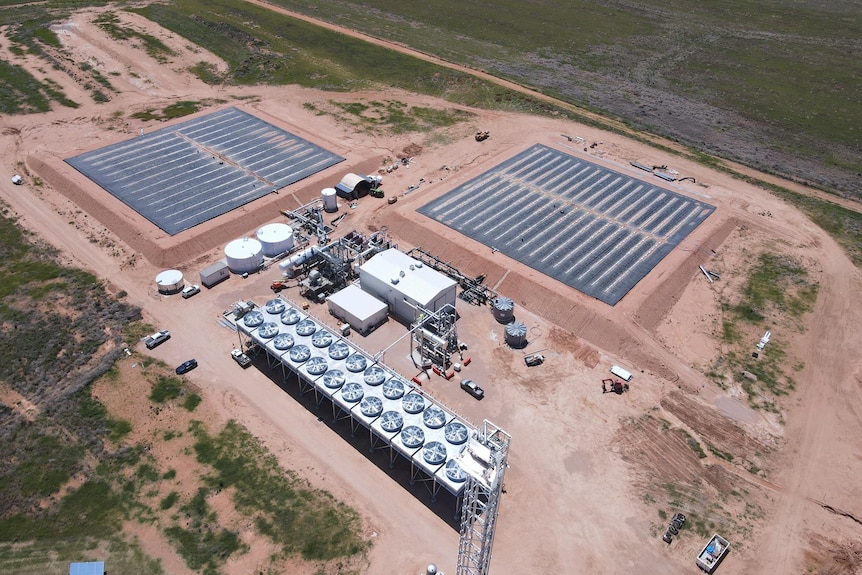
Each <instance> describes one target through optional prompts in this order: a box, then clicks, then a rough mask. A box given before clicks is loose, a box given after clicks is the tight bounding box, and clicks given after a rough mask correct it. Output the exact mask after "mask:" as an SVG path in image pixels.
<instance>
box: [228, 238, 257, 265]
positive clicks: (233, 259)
mask: <svg viewBox="0 0 862 575" xmlns="http://www.w3.org/2000/svg"><path fill="white" fill-rule="evenodd" d="M224 255H225V259H226V260H227V267H228V268H230V271H232V272H233V273H235V274H246V273H251V272H256V271H257V270H258V269H260V266H262V265H263V246H261V245H260V242H259V241H257V240H256V239H254V238H239V239H236V240H233V241H232V242H230V243H229V244H228V245H226V246H225V248H224Z"/></svg>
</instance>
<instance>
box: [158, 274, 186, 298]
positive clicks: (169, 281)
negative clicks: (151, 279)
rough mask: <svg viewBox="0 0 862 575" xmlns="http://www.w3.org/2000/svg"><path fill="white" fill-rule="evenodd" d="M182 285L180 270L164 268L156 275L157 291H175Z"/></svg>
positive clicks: (166, 292)
mask: <svg viewBox="0 0 862 575" xmlns="http://www.w3.org/2000/svg"><path fill="white" fill-rule="evenodd" d="M183 285H185V282H184V281H183V272H181V271H180V270H165V271H163V272H161V273H160V274H159V275H157V276H156V286H157V287H158V288H159V293H163V294H171V293H177V292H178V291H180V290H181V289H183Z"/></svg>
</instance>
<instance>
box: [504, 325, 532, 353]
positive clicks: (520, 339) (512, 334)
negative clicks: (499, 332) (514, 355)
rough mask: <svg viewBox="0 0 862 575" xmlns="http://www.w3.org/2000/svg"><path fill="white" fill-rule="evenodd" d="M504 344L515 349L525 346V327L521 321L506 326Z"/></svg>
mask: <svg viewBox="0 0 862 575" xmlns="http://www.w3.org/2000/svg"><path fill="white" fill-rule="evenodd" d="M506 344H507V345H508V346H509V347H514V348H515V349H521V348H522V347H525V346H526V345H527V326H526V325H524V322H522V321H513V322H512V323H510V324H509V325H507V326H506Z"/></svg>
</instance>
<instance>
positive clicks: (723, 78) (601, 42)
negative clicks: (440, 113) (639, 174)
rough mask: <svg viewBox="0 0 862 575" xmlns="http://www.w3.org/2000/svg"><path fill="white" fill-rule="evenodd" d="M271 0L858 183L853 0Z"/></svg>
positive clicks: (782, 169) (804, 174)
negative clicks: (489, 0)
mask: <svg viewBox="0 0 862 575" xmlns="http://www.w3.org/2000/svg"><path fill="white" fill-rule="evenodd" d="M274 2H275V3H276V4H278V5H280V6H284V7H286V8H289V9H292V10H295V11H297V12H301V13H304V14H307V15H310V16H313V17H316V18H320V19H323V20H327V21H331V22H335V23H338V24H341V25H345V26H348V27H352V28H355V29H357V30H361V31H363V32H365V33H368V34H371V35H374V36H378V37H382V38H387V39H391V40H395V41H397V42H399V43H403V44H405V45H408V46H411V47H414V48H417V49H419V50H421V51H425V52H428V53H432V54H438V55H440V56H442V57H444V58H446V59H448V60H451V61H453V62H458V63H463V64H467V65H469V66H473V67H475V68H478V69H483V70H487V71H489V72H492V73H494V74H495V75H500V76H503V77H507V78H511V79H513V80H516V81H518V82H520V83H523V84H525V85H528V86H533V87H536V88H538V89H540V90H542V91H543V92H547V93H548V94H552V95H556V96H559V97H561V98H562V99H565V100H568V101H571V102H576V103H578V104H580V105H584V106H587V107H591V108H593V109H597V110H603V111H605V112H607V113H609V114H610V115H612V116H617V117H620V118H622V119H624V120H625V121H626V122H628V123H630V124H631V125H633V126H637V127H640V128H647V129H649V130H651V131H654V132H657V133H659V134H662V135H666V136H669V137H671V138H674V139H678V140H680V141H682V142H684V143H686V144H688V145H691V146H693V147H696V148H700V149H705V150H707V151H710V152H713V153H719V155H722V156H724V157H728V158H731V159H735V160H740V161H742V162H743V163H746V164H749V165H754V166H756V167H759V168H762V169H765V170H768V171H773V172H776V173H782V174H787V175H791V176H793V177H797V178H800V179H804V180H807V181H813V182H815V183H818V184H820V185H823V186H824V187H827V188H833V189H837V190H842V191H843V192H844V193H847V194H856V193H858V192H859V188H860V186H859V184H858V182H859V181H858V173H859V172H862V161H860V159H859V158H860V157H862V128H860V126H862V68H860V66H859V54H860V49H862V40H860V39H862V19H860V18H859V17H858V16H859V6H858V3H857V2H854V1H853V0H839V1H838V2H813V3H804V4H801V3H796V4H787V3H786V2H781V1H780V0H767V1H766V2H762V1H759V0H758V1H754V0H720V1H717V2H708V3H703V2H697V1H694V0H669V1H667V2H663V3H660V4H656V3H650V4H647V3H631V2H623V1H622V0H615V1H614V0H612V1H611V2H597V1H592V0H577V1H574V2H566V3H541V4H540V3H535V2H519V1H514V0H501V1H498V2H494V3H486V4H479V5H477V4H476V3H463V2H458V1H456V0H432V1H429V2H422V3H416V2H396V1H395V0H369V1H362V2H358V1H356V0H341V1H338V2H336V1H333V0H274ZM767 152H768V153H767Z"/></svg>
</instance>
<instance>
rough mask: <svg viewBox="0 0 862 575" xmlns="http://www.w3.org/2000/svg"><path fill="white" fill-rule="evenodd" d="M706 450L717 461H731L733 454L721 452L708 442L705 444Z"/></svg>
mask: <svg viewBox="0 0 862 575" xmlns="http://www.w3.org/2000/svg"><path fill="white" fill-rule="evenodd" d="M706 448H707V449H709V451H710V453H712V454H713V455H715V456H716V457H718V458H719V459H724V460H725V461H733V454H732V453H729V452H727V451H722V450H720V449H718V448H717V447H716V446H714V445H712V444H711V443H709V442H706Z"/></svg>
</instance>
